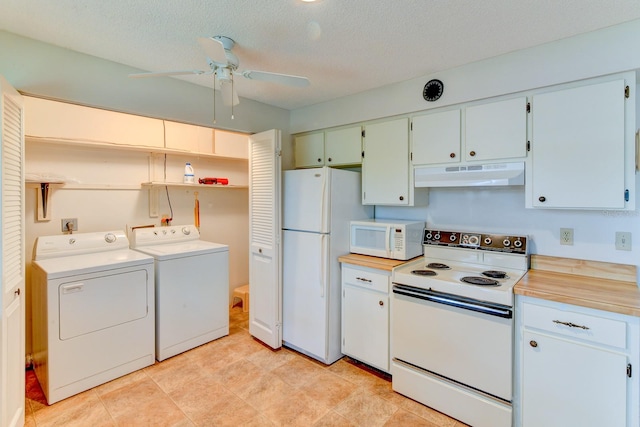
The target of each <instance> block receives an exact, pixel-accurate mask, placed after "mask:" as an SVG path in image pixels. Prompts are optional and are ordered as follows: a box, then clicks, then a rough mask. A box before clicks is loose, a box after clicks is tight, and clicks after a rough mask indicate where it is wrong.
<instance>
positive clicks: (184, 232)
mask: <svg viewBox="0 0 640 427" xmlns="http://www.w3.org/2000/svg"><path fill="white" fill-rule="evenodd" d="M182 234H185V235H187V236H188V235H189V234H191V230H189V227H182Z"/></svg>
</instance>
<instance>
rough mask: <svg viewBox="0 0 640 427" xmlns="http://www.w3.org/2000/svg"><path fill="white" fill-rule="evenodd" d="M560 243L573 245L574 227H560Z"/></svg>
mask: <svg viewBox="0 0 640 427" xmlns="http://www.w3.org/2000/svg"><path fill="white" fill-rule="evenodd" d="M560 244H561V245H573V228H561V229H560Z"/></svg>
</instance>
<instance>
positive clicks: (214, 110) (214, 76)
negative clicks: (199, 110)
mask: <svg viewBox="0 0 640 427" xmlns="http://www.w3.org/2000/svg"><path fill="white" fill-rule="evenodd" d="M213 124H214V125H215V124H216V73H213Z"/></svg>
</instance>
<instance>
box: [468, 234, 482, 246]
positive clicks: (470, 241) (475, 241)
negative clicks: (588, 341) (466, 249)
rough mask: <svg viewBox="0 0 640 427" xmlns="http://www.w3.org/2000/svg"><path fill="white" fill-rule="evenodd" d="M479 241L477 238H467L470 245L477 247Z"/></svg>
mask: <svg viewBox="0 0 640 427" xmlns="http://www.w3.org/2000/svg"><path fill="white" fill-rule="evenodd" d="M479 241H480V239H478V236H469V244H470V245H477V244H478V242H479Z"/></svg>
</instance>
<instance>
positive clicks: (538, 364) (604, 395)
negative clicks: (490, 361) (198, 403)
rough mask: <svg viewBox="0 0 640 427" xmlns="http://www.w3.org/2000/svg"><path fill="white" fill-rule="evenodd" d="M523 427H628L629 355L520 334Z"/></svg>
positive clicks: (528, 333)
mask: <svg viewBox="0 0 640 427" xmlns="http://www.w3.org/2000/svg"><path fill="white" fill-rule="evenodd" d="M523 337H524V343H523V345H524V348H523V350H522V351H523V366H522V426H523V427H539V426H545V427H554V426H557V427H566V426H580V427H589V426H592V427H601V426H608V427H624V426H626V425H627V422H626V414H627V407H626V404H627V381H630V379H629V378H627V376H626V365H627V357H626V356H625V355H623V354H618V353H613V352H610V351H608V350H604V349H600V348H597V347H593V346H590V345H585V344H582V343H579V342H577V341H570V340H565V339H559V338H554V337H550V336H548V335H544V334H539V333H532V332H530V331H525V332H524V335H523Z"/></svg>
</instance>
